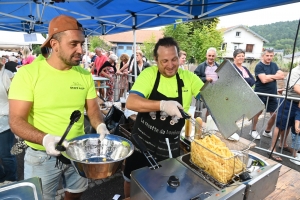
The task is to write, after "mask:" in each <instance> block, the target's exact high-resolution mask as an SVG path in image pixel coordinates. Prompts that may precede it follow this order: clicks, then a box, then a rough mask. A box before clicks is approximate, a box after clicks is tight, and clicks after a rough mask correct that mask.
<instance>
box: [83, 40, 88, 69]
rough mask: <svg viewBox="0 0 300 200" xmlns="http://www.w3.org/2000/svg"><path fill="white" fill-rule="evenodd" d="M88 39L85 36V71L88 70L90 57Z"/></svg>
mask: <svg viewBox="0 0 300 200" xmlns="http://www.w3.org/2000/svg"><path fill="white" fill-rule="evenodd" d="M87 37H88V36H85V39H84V40H85V41H84V48H85V60H84V63H83V68H84V69H88V61H87V60H88V59H87V57H88V45H87V43H88V39H87Z"/></svg>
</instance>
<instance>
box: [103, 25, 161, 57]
mask: <svg viewBox="0 0 300 200" xmlns="http://www.w3.org/2000/svg"><path fill="white" fill-rule="evenodd" d="M135 35H136V44H137V45H140V44H143V43H144V42H145V41H148V40H150V39H151V37H152V36H154V37H155V42H157V41H158V40H159V39H160V38H162V37H163V31H161V30H136V31H135ZM100 39H102V40H104V41H106V42H110V43H111V44H112V45H113V51H114V52H115V53H116V55H117V56H118V57H120V55H121V54H122V53H126V54H128V55H131V54H132V52H133V39H134V38H133V32H132V31H127V32H124V33H117V34H112V35H102V36H100Z"/></svg>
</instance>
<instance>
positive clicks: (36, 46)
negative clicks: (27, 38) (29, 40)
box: [32, 44, 41, 55]
mask: <svg viewBox="0 0 300 200" xmlns="http://www.w3.org/2000/svg"><path fill="white" fill-rule="evenodd" d="M32 54H35V55H39V54H41V45H40V44H32Z"/></svg>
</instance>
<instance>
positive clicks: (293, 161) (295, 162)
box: [290, 159, 300, 165]
mask: <svg viewBox="0 0 300 200" xmlns="http://www.w3.org/2000/svg"><path fill="white" fill-rule="evenodd" d="M290 161H291V162H292V163H294V164H296V165H300V162H299V161H297V160H294V159H290Z"/></svg>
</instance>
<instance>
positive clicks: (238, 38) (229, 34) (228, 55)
mask: <svg viewBox="0 0 300 200" xmlns="http://www.w3.org/2000/svg"><path fill="white" fill-rule="evenodd" d="M268 42H269V41H268V40H266V39H265V38H263V37H262V36H260V35H258V34H257V33H255V32H254V31H252V30H250V29H249V28H248V27H247V26H244V25H238V26H234V27H230V28H227V29H225V30H224V33H223V44H222V46H221V51H220V52H221V55H219V56H221V57H223V58H225V59H229V60H233V52H234V50H235V49H243V50H244V51H245V58H246V59H245V61H246V62H247V61H249V62H250V63H251V62H252V61H253V60H257V59H260V57H261V53H262V49H263V45H264V43H268Z"/></svg>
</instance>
